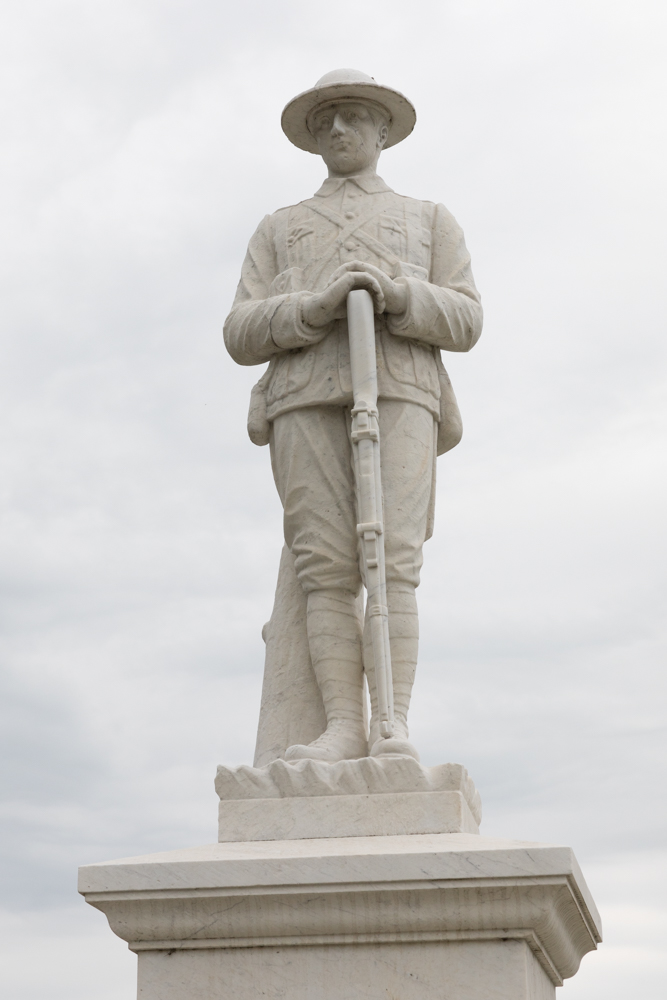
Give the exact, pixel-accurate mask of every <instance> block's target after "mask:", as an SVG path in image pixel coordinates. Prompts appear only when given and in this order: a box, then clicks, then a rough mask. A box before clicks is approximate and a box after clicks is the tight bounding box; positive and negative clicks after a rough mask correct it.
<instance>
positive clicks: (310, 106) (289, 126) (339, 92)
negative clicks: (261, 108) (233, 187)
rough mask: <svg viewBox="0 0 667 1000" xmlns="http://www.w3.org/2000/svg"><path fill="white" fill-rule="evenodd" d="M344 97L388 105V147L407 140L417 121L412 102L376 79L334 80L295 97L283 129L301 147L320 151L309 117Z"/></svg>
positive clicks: (283, 114)
mask: <svg viewBox="0 0 667 1000" xmlns="http://www.w3.org/2000/svg"><path fill="white" fill-rule="evenodd" d="M342 100H357V101H364V100H366V101H373V103H374V104H380V105H381V106H382V107H383V108H385V110H386V111H387V113H388V115H389V118H390V123H389V135H388V136H387V141H386V143H385V145H384V148H385V149H387V148H388V147H389V146H395V145H396V144H397V143H398V142H402V141H403V139H406V138H407V137H408V136H409V135H410V133H411V132H412V130H413V128H414V127H415V122H416V121H417V112H416V111H415V109H414V107H413V105H412V104H411V102H410V101H409V100H408V99H407V97H405V96H404V95H403V94H401V93H400V91H398V90H392V89H391V88H390V87H383V86H381V85H380V84H378V83H374V82H373V83H371V82H369V83H365V82H362V81H359V82H354V83H351V82H350V83H347V82H346V83H332V84H329V85H328V86H324V87H311V89H310V90H304V92H303V93H302V94H298V95H297V96H296V97H294V98H293V99H292V100H291V101H290V102H289V104H287V106H286V107H285V110H284V111H283V113H282V116H281V119H280V124H281V125H282V128H283V132H284V133H285V135H286V136H287V138H288V139H289V140H290V142H293V143H294V145H295V146H298V147H299V149H304V150H305V151H306V152H307V153H318V152H319V150H318V148H317V142H316V140H315V137H314V136H313V135H312V133H311V132H309V131H308V116H309V115H310V113H311V111H314V109H315V108H317V107H319V106H320V105H321V104H329V103H330V102H335V101H342Z"/></svg>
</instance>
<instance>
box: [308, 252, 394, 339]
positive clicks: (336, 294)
mask: <svg viewBox="0 0 667 1000" xmlns="http://www.w3.org/2000/svg"><path fill="white" fill-rule="evenodd" d="M362 266H363V267H365V265H362ZM373 271H376V272H377V273H378V274H380V273H381V272H380V271H379V270H378V269H377V268H373ZM355 288H365V289H366V290H367V291H369V292H370V293H371V295H372V296H373V304H374V307H375V312H376V313H381V312H384V310H385V299H384V293H383V291H382V286H381V284H380V282H379V281H378V279H377V278H376V277H375V274H371V273H370V270H364V271H360V270H356V271H353V270H349V268H348V269H346V268H344V267H343V268H338V271H336V273H335V274H334V275H333V276H332V278H331V281H330V282H329V284H328V286H327V287H326V288H325V289H324V291H323V292H317V293H316V294H315V295H311V296H310V297H309V298H307V299H306V300H305V302H304V303H303V305H302V307H301V315H302V317H303V321H304V323H305V324H306V325H307V326H311V327H314V328H316V329H317V327H321V326H327V324H328V323H331V321H332V320H334V319H344V318H345V315H346V311H347V297H348V295H349V293H350V292H352V291H354V289H355Z"/></svg>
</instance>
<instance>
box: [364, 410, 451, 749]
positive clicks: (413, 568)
mask: <svg viewBox="0 0 667 1000" xmlns="http://www.w3.org/2000/svg"><path fill="white" fill-rule="evenodd" d="M378 409H379V414H380V454H381V462H382V488H383V493H384V522H385V531H384V544H385V561H386V570H387V607H388V609H389V644H390V647H391V669H392V677H393V689H394V738H392V739H389V740H386V739H382V738H380V734H379V724H378V719H377V694H376V685H375V677H374V671H373V656H372V651H371V641H370V629H369V627H368V623H366V626H365V629H364V647H365V655H364V662H365V666H366V672H367V675H368V687H369V691H370V696H371V728H370V736H369V750H370V753H371V755H372V756H378V755H380V754H382V753H404V754H408V755H409V756H412V757H415V758H417V759H419V754H418V753H417V751H416V749H415V748H414V747H413V746H412V744H411V743H410V742H409V731H408V709H409V707H410V697H411V695H412V686H413V683H414V678H415V670H416V666H417V653H418V648H419V619H418V615H417V600H416V596H415V590H416V588H417V586H418V585H419V571H420V570H421V566H422V561H423V559H422V546H423V544H424V541H425V540H426V538H427V537H428V536H429V535H430V529H431V520H432V501H433V493H434V487H435V481H434V477H435V448H436V424H435V421H434V418H433V416H432V414H431V413H429V411H428V410H426V409H425V408H424V407H421V406H418V405H417V404H416V403H404V402H400V401H397V400H380V403H379V407H378Z"/></svg>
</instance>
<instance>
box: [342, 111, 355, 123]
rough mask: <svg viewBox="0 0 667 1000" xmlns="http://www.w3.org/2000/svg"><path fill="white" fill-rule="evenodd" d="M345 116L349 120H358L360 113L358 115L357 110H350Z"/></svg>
mask: <svg viewBox="0 0 667 1000" xmlns="http://www.w3.org/2000/svg"><path fill="white" fill-rule="evenodd" d="M345 117H346V118H347V120H348V121H349V122H356V120H357V118H358V115H357V112H356V111H348V113H347V115H346V116H345Z"/></svg>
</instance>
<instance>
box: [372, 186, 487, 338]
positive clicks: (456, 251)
mask: <svg viewBox="0 0 667 1000" xmlns="http://www.w3.org/2000/svg"><path fill="white" fill-rule="evenodd" d="M431 232H432V251H431V274H430V280H429V281H422V280H420V279H419V278H397V279H396V280H397V281H398V282H400V283H401V284H404V285H405V286H406V288H407V291H408V307H407V309H406V311H405V312H404V313H402V314H401V315H398V316H387V325H388V327H389V330H390V331H391V333H393V334H396V335H397V336H399V337H410V338H412V339H414V340H420V341H422V342H423V343H426V344H433V345H434V346H435V347H439V348H441V349H442V350H444V351H469V350H470V348H471V347H474V346H475V344H476V343H477V341H478V340H479V337H480V334H481V332H482V305H481V301H480V296H479V292H478V291H477V289H476V288H475V282H474V280H473V276H472V270H471V268H470V254H469V253H468V250H467V247H466V245H465V240H464V238H463V231H462V229H461V227H460V226H459V225H458V223H457V222H456V220H455V219H454V217H453V216H452V215H451V214H450V213H449V212H448V211H447V209H446V208H445V207H444V205H436V206H435V211H434V219H433V226H432V231H431Z"/></svg>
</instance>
